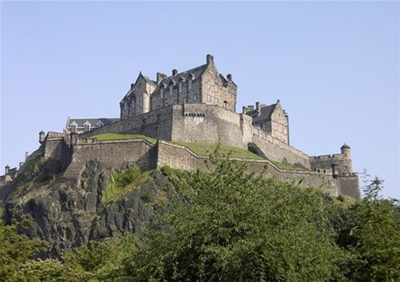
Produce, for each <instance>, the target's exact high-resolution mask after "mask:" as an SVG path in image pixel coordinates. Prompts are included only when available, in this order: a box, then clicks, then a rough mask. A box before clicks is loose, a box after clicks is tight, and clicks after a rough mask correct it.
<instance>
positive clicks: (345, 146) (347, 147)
mask: <svg viewBox="0 0 400 282" xmlns="http://www.w3.org/2000/svg"><path fill="white" fill-rule="evenodd" d="M340 149H350V146H349V145H347V144H346V143H344V144H343V146H342V147H341V148H340Z"/></svg>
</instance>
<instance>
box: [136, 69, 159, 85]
mask: <svg viewBox="0 0 400 282" xmlns="http://www.w3.org/2000/svg"><path fill="white" fill-rule="evenodd" d="M140 76H141V77H143V79H144V80H145V81H146V82H147V83H149V84H152V85H153V86H156V84H157V82H155V81H154V80H151V78H150V77H148V76H145V75H143V74H142V72H140V73H139V76H138V78H137V79H136V82H137V81H138V79H139V77H140ZM136 82H135V84H136Z"/></svg>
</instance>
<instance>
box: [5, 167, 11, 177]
mask: <svg viewBox="0 0 400 282" xmlns="http://www.w3.org/2000/svg"><path fill="white" fill-rule="evenodd" d="M9 171H10V167H9V166H8V165H6V167H5V169H4V174H5V175H8V172H9Z"/></svg>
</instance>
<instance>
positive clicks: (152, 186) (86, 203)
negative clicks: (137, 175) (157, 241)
mask: <svg viewBox="0 0 400 282" xmlns="http://www.w3.org/2000/svg"><path fill="white" fill-rule="evenodd" d="M132 165H133V164H127V165H126V166H125V167H122V168H118V169H119V170H122V169H126V168H127V167H129V166H132ZM118 169H117V171H118ZM73 170H74V171H75V173H76V176H75V177H74V178H73V177H71V176H72V175H70V177H69V178H66V177H63V174H62V173H60V174H59V175H58V176H57V179H56V180H53V181H50V182H46V183H44V184H43V185H38V186H36V187H34V188H31V189H30V190H29V191H28V192H26V193H25V194H24V193H22V195H18V196H17V197H14V198H12V197H11V198H12V199H11V200H10V197H9V199H8V200H7V201H6V202H5V219H6V222H11V221H13V220H17V221H21V220H23V219H25V218H27V219H28V226H27V228H25V229H23V230H21V231H22V232H23V233H25V234H26V235H27V236H29V237H31V238H33V237H39V238H41V239H45V240H47V241H49V242H51V248H50V249H49V252H48V254H49V255H51V256H58V254H59V253H60V251H68V250H70V249H71V248H72V247H77V246H81V245H86V244H87V243H88V242H89V240H96V239H101V238H106V237H114V236H117V235H119V234H126V233H137V234H139V235H140V234H141V232H142V231H143V226H144V224H145V223H146V222H149V221H151V220H152V219H153V218H154V216H155V214H156V212H157V210H159V209H160V205H159V204H158V203H157V202H158V201H155V200H156V199H160V197H164V196H166V195H167V194H168V192H170V191H172V190H173V189H174V187H173V186H172V184H171V183H170V182H169V181H168V179H167V178H166V177H165V176H164V175H163V174H162V173H161V172H159V171H157V170H155V171H153V172H152V173H151V174H150V176H149V177H147V178H146V181H144V182H143V183H142V184H140V185H138V186H137V187H133V188H132V189H130V190H129V191H127V192H126V193H124V194H123V195H121V196H120V197H118V198H116V199H115V200H113V201H111V202H108V203H105V201H104V200H103V197H102V193H104V191H105V189H106V188H107V186H108V185H109V184H110V178H111V174H112V173H111V171H112V170H114V171H115V168H114V169H111V168H109V167H105V166H104V165H103V164H102V163H99V162H96V161H91V162H88V163H87V164H83V165H82V168H81V169H77V168H74V169H73ZM68 173H69V174H71V170H70V171H69V172H68ZM64 174H66V172H64ZM31 181H32V180H31Z"/></svg>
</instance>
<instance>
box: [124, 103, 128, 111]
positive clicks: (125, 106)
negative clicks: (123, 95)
mask: <svg viewBox="0 0 400 282" xmlns="http://www.w3.org/2000/svg"><path fill="white" fill-rule="evenodd" d="M126 110H128V104H127V103H126V102H125V103H124V111H126Z"/></svg>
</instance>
